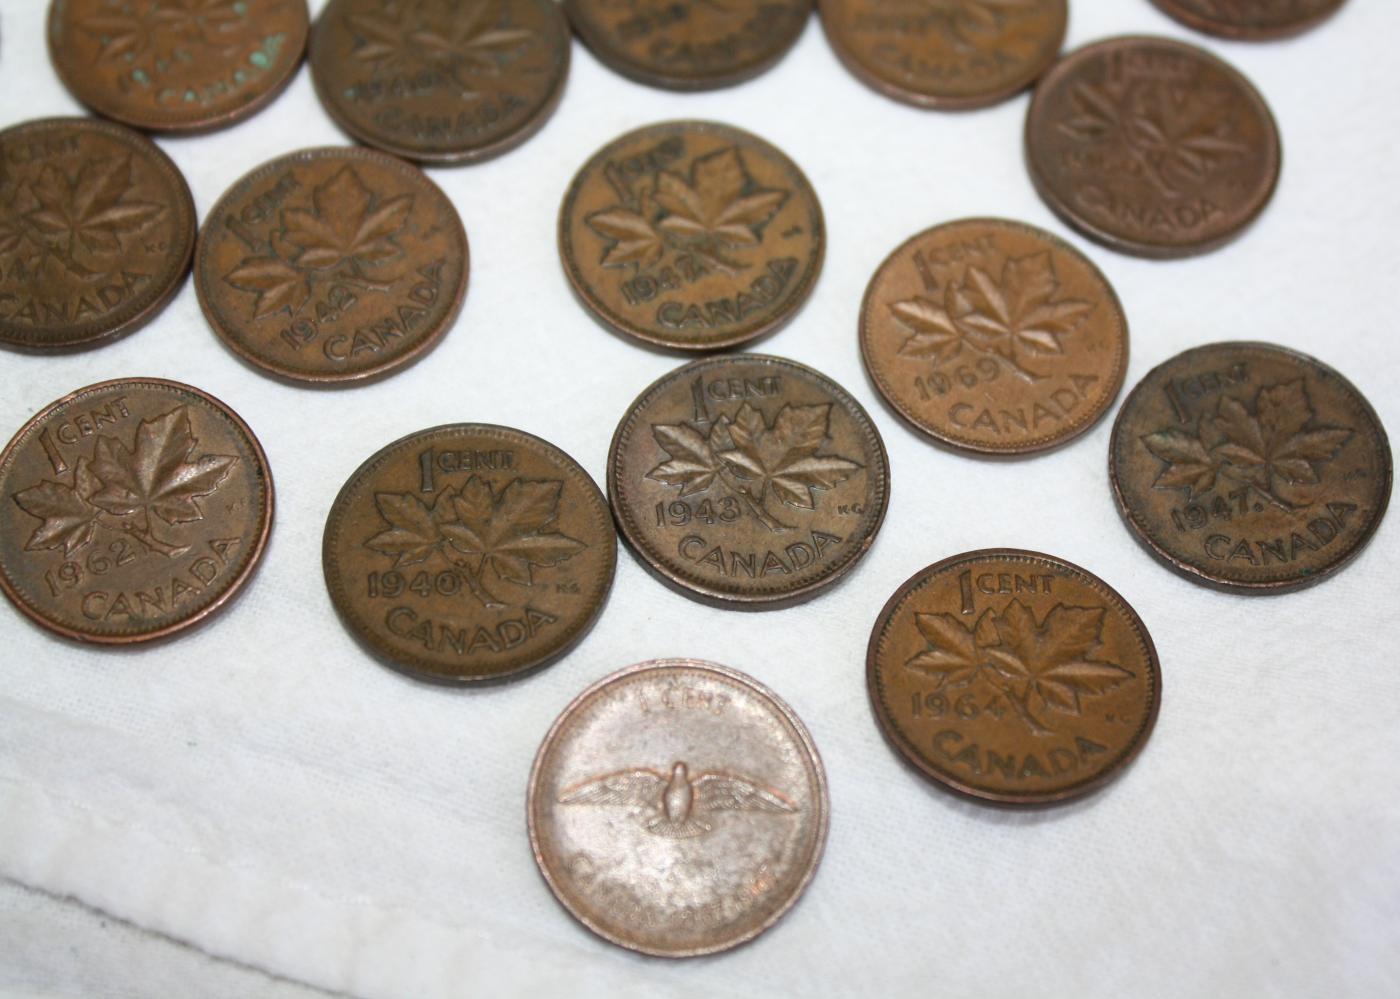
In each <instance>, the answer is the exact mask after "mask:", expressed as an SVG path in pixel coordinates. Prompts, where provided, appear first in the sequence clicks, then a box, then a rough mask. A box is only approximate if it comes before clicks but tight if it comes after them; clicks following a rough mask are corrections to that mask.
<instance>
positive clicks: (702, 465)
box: [608, 354, 890, 609]
mask: <svg viewBox="0 0 1400 999" xmlns="http://www.w3.org/2000/svg"><path fill="white" fill-rule="evenodd" d="M608 497H609V498H610V499H611V501H612V508H613V513H614V514H615V515H616V517H617V522H618V524H619V526H620V527H621V528H622V536H623V537H624V538H626V539H627V542H628V543H629V544H630V545H631V546H632V548H633V549H634V550H635V551H636V552H637V554H638V556H639V557H640V558H641V559H642V561H643V563H644V564H645V565H646V566H647V567H648V568H649V569H650V570H651V571H652V572H653V573H654V574H655V575H656V576H657V577H658V578H659V579H661V581H662V582H664V583H666V584H667V585H669V586H671V587H673V588H675V589H676V590H678V591H680V592H681V593H683V594H685V595H686V596H690V597H694V598H696V599H698V600H702V601H704V602H706V603H712V604H716V605H718V606H721V607H735V608H755V609H757V608H767V607H785V606H788V605H790V604H794V603H799V602H801V601H803V600H806V599H808V598H810V597H812V596H814V595H815V594H816V593H817V592H818V591H820V590H822V589H824V588H825V587H828V586H830V585H832V584H833V583H835V582H836V581H837V580H838V579H840V578H841V577H843V576H844V575H845V574H846V573H848V572H850V571H851V569H852V568H854V567H855V564H856V563H857V562H858V561H859V560H860V558H861V556H863V555H864V554H865V553H866V551H868V550H869V548H870V546H871V545H872V544H873V543H874V541H875V534H876V532H877V531H879V529H880V524H881V522H882V521H883V520H884V517H885V508H886V507H887V506H888V505H889V498H890V466H889V458H888V457H887V456H886V454H885V445H884V442H883V441H882V440H881V439H880V433H879V431H878V430H876V429H875V425H874V424H873V423H872V422H871V421H870V417H869V416H868V415H866V412H865V410H864V409H863V408H861V405H860V403H858V402H856V401H855V399H853V398H851V396H850V395H848V394H847V393H846V391H845V390H844V389H843V388H841V387H840V386H839V385H837V384H836V383H835V382H833V381H831V380H830V379H829V378H827V377H826V376H825V375H822V374H819V373H818V372H816V371H813V370H812V369H811V368H808V367H805V366H803V365H801V364H797V363H795V362H793V361H788V360H784V359H783V358H780V357H765V356H763V355H761V354H736V355H731V356H728V357H713V358H708V359H706V360H703V361H694V362H692V363H690V364H687V365H685V366H684V367H681V368H677V369H676V370H675V371H672V372H671V373H670V374H668V375H666V376H664V377H663V378H660V379H658V380H657V381H656V382H655V383H653V384H652V386H651V387H650V388H648V389H647V390H646V391H645V392H643V393H642V394H641V396H639V397H638V399H637V401H636V402H634V403H633V404H632V406H631V408H630V409H629V410H628V411H627V415H626V416H625V417H623V419H622V422H621V423H620V424H618V428H617V433H616V434H614V435H613V441H612V449H611V451H610V453H609V455H608Z"/></svg>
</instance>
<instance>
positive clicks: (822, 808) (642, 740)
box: [526, 659, 830, 957]
mask: <svg viewBox="0 0 1400 999" xmlns="http://www.w3.org/2000/svg"><path fill="white" fill-rule="evenodd" d="M526 807H527V810H528V811H527V816H528V825H529V830H530V844H531V846H532V847H533V849H534V853H535V861H536V862H537V863H538V864H539V867H540V871H541V872H542V873H543V874H544V879H545V881H546V882H547V883H548V885H549V887H550V890H551V891H553V892H554V894H555V896H556V897H557V898H558V899H559V901H560V902H561V903H563V905H564V908H566V909H567V910H568V911H569V913H570V914H571V915H573V916H574V918H576V919H578V920H579V922H581V923H583V924H584V925H585V926H587V927H588V928H589V929H590V930H592V931H593V932H595V933H597V934H598V935H599V936H601V937H603V938H604V939H606V940H609V941H611V942H612V943H615V944H618V945H620V946H622V947H627V948H629V949H631V950H636V951H641V952H642V953H644V954H653V955H656V956H658V957H694V956H697V955H700V954H713V953H715V952H716V951H722V950H727V949H728V948H730V947H734V946H736V945H738V944H741V943H744V942H745V941H747V940H751V939H753V938H754V937H756V936H758V934H760V933H762V932H763V931H764V930H766V929H768V927H770V926H772V925H773V924H774V923H775V922H776V921H777V920H778V919H779V918H780V917H781V916H782V915H783V914H784V913H786V912H787V911H788V910H789V909H790V908H792V906H793V904H794V903H796V901H797V899H798V897H799V896H800V895H801V894H802V892H803V891H804V890H805V889H806V887H807V885H808V883H809V882H810V881H811V880H812V876H813V875H814V874H815V873H816V869H817V864H818V862H819V861H820V860H821V854H822V847H823V845H824V843H825V841H826V829H827V817H828V814H829V812H830V805H829V803H828V799H827V789H826V774H825V771H824V770H823V769H822V763H821V758H820V757H819V756H818V755H817V749H816V747H815V746H814V745H813V744H812V738H811V736H810V735H808V734H807V730H806V728H804V727H803V725H802V722H801V721H799V720H798V718H797V716H796V715H794V714H793V713H792V709H790V708H789V707H788V706H787V705H786V704H784V703H783V702H782V701H780V700H779V699H778V698H777V696H776V695H775V694H773V693H772V692H771V691H769V690H768V689H767V688H765V687H763V686H762V685H760V684H759V683H757V682H755V681H754V680H753V679H751V678H749V677H747V676H745V675H744V674H742V673H739V672H736V671H734V670H731V669H726V668H724V667H723V666H716V665H714V664H713V663H707V662H701V661H698V660H695V659H660V660H656V661H654V662H647V663H642V664H640V665H637V666H631V667H629V668H627V669H624V670H622V671H620V672H618V673H614V674H613V675H612V676H609V677H607V678H606V679H604V680H601V681H599V682H598V683H596V684H594V685H593V686H592V687H590V688H588V689H587V690H585V691H584V692H583V693H582V694H580V695H579V696H578V698H577V699H575V700H574V702H573V703H572V704H570V705H569V706H568V707H567V708H565V709H564V713H563V714H562V715H560V716H559V720H558V721H556V722H555V723H554V726H553V727H552V728H551V729H550V730H549V734H548V735H547V736H545V740H544V744H543V745H541V746H540V751H539V754H538V755H537V756H536V757H535V765H534V769H533V770H532V771H531V772H530V786H529V792H528V801H527V806H526Z"/></svg>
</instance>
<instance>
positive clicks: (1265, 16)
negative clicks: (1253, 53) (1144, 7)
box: [1152, 0, 1346, 42]
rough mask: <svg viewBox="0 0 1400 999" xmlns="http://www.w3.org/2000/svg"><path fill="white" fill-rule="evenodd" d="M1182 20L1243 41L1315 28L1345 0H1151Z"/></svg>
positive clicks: (1191, 25)
mask: <svg viewBox="0 0 1400 999" xmlns="http://www.w3.org/2000/svg"><path fill="white" fill-rule="evenodd" d="M1152 2H1153V3H1155V4H1156V5H1157V6H1158V7H1160V8H1161V9H1162V11H1163V12H1164V13H1166V14H1168V15H1170V16H1171V17H1174V18H1176V19H1177V20H1178V21H1180V22H1181V23H1182V24H1185V25H1187V26H1188V27H1192V28H1195V29H1196V30H1197V31H1204V32H1206V33H1207V34H1211V35H1218V36H1220V37H1221V38H1230V39H1233V40H1235V41H1241V42H1257V41H1269V40H1272V39H1275V38H1287V37H1288V36H1290V35H1296V34H1300V33H1301V32H1304V31H1307V30H1308V29H1310V28H1315V27H1317V26H1318V25H1319V24H1321V23H1322V22H1323V21H1325V20H1327V19H1328V18H1329V17H1331V16H1332V15H1333V14H1335V13H1336V12H1337V11H1338V10H1340V9H1341V6H1342V4H1343V3H1345V2H1346V0H1152Z"/></svg>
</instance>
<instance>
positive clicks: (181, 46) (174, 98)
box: [49, 0, 309, 132]
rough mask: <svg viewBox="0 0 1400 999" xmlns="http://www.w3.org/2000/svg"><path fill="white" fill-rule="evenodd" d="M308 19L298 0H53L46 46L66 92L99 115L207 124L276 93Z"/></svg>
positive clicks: (254, 107)
mask: <svg viewBox="0 0 1400 999" xmlns="http://www.w3.org/2000/svg"><path fill="white" fill-rule="evenodd" d="M308 23H309V18H308V15H307V10H306V0H53V2H52V3H51V5H50V6H49V55H50V57H51V58H52V60H53V64H54V68H55V69H57V70H58V75H59V76H60V77H61V78H62V80H63V82H64V84H65V85H66V86H67V87H68V89H69V90H70V91H71V92H72V94H73V96H74V97H76V98H77V99H78V100H79V101H81V102H82V103H83V104H86V105H87V106H88V107H89V108H91V109H92V110H93V111H95V112H97V113H98V114H100V115H103V116H104V117H107V118H113V119H115V120H117V121H120V122H123V123H125V124H127V125H131V126H133V127H135V128H142V129H147V130H149V131H160V132H195V131H206V130H208V129H213V128H222V127H224V126H227V125H232V124H233V123H234V122H237V121H242V120H243V119H244V118H247V117H248V116H249V115H252V114H254V113H255V112H257V111H259V110H261V109H262V108H263V107H264V106H266V105H267V104H269V103H270V102H271V101H272V100H273V98H275V97H276V96H277V95H278V94H280V93H281V92H282V89H283V88H284V87H285V86H286V85H287V84H288V83H289V82H291V79H292V77H293V76H294V75H296V71H297V67H298V66H300V65H301V58H302V55H303V54H304V53H305V51H306V36H307V30H308Z"/></svg>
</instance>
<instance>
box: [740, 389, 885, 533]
mask: <svg viewBox="0 0 1400 999" xmlns="http://www.w3.org/2000/svg"><path fill="white" fill-rule="evenodd" d="M830 419H831V404H830V403H826V404H823V405H820V406H792V405H784V406H783V408H782V409H780V410H778V415H777V416H776V417H774V419H773V425H772V426H771V427H770V426H767V425H766V423H765V421H764V419H763V414H762V413H760V412H759V411H758V410H756V409H754V408H753V407H752V406H750V405H749V404H748V403H744V405H743V406H741V407H740V409H739V412H738V413H736V414H735V416H734V420H733V421H732V422H726V423H725V424H724V429H725V430H727V431H728V434H729V438H730V440H731V441H732V442H733V445H734V446H733V447H732V448H731V449H727V450H722V451H718V452H717V455H716V456H717V457H718V458H719V459H720V460H721V461H723V462H724V463H725V465H726V466H728V469H729V471H730V472H732V473H733V474H734V475H735V476H736V477H737V478H739V479H740V480H745V481H750V482H753V483H756V485H754V486H753V487H752V491H753V493H754V494H755V495H756V496H757V497H758V498H759V499H760V500H762V498H763V496H764V495H765V493H766V492H767V491H768V490H769V489H771V490H772V491H773V494H774V495H775V496H777V497H778V499H779V500H780V501H781V502H783V503H785V504H787V505H788V506H794V507H798V508H799V509H802V510H814V509H816V500H815V498H814V495H813V494H814V491H815V490H817V489H831V488H833V487H835V486H837V485H839V484H840V483H842V482H845V481H846V480H847V479H848V478H850V477H851V475H852V474H853V473H855V472H857V471H859V470H860V469H861V467H862V466H861V465H859V464H857V463H856V462H854V461H848V460H847V459H845V458H838V457H835V456H833V455H819V454H817V452H818V451H819V450H820V449H821V446H822V444H823V443H824V442H825V441H826V439H827V428H828V425H829V422H830Z"/></svg>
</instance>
